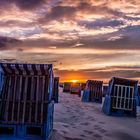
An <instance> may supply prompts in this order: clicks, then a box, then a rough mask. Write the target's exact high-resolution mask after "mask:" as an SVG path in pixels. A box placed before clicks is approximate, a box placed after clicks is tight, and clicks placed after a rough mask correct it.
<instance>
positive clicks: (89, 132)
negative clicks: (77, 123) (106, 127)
mask: <svg viewBox="0 0 140 140" xmlns="http://www.w3.org/2000/svg"><path fill="white" fill-rule="evenodd" d="M84 132H85V133H87V134H90V135H91V134H94V132H92V131H88V130H84Z"/></svg>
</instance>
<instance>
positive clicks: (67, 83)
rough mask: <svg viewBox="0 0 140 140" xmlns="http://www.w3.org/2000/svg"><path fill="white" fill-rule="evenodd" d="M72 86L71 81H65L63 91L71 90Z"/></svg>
mask: <svg viewBox="0 0 140 140" xmlns="http://www.w3.org/2000/svg"><path fill="white" fill-rule="evenodd" d="M70 88H71V83H70V82H64V86H63V92H70Z"/></svg>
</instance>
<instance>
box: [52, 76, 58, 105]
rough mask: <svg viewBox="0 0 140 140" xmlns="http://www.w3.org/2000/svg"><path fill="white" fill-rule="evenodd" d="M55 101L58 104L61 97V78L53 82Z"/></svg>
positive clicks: (55, 78) (56, 78)
mask: <svg viewBox="0 0 140 140" xmlns="http://www.w3.org/2000/svg"><path fill="white" fill-rule="evenodd" d="M53 82H54V83H53V85H54V87H53V100H54V102H55V103H58V97H59V77H54V81H53Z"/></svg>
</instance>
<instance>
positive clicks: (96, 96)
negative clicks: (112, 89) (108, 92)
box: [82, 80, 103, 103]
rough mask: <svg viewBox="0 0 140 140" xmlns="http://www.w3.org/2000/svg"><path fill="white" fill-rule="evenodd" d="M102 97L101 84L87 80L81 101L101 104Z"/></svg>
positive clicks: (100, 82)
mask: <svg viewBox="0 0 140 140" xmlns="http://www.w3.org/2000/svg"><path fill="white" fill-rule="evenodd" d="M102 96H103V82H102V81H95V80H88V81H87V82H86V87H85V89H84V92H83V96H82V101H83V102H97V103H102Z"/></svg>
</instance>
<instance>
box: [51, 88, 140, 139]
mask: <svg viewBox="0 0 140 140" xmlns="http://www.w3.org/2000/svg"><path fill="white" fill-rule="evenodd" d="M139 139H140V107H139V108H138V114H137V118H130V117H113V116H107V115H105V114H104V113H103V112H102V104H98V103H83V102H81V99H80V97H78V96H77V95H71V94H69V93H63V92H62V89H61V88H60V89H59V103H58V104H55V110H54V131H53V135H52V138H51V140H139Z"/></svg>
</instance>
